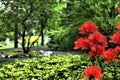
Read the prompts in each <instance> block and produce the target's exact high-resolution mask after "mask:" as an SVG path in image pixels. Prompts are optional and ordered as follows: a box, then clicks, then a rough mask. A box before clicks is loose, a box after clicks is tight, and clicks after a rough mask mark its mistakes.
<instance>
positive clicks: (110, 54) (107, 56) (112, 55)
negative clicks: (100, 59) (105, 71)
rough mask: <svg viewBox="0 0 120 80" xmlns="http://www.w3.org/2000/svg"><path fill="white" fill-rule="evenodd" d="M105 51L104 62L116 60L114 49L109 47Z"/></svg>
mask: <svg viewBox="0 0 120 80" xmlns="http://www.w3.org/2000/svg"><path fill="white" fill-rule="evenodd" d="M105 53H106V54H105V56H104V57H105V59H106V62H110V61H111V60H114V61H115V60H116V55H115V52H114V49H112V48H110V49H108V50H107V51H106V52H105Z"/></svg>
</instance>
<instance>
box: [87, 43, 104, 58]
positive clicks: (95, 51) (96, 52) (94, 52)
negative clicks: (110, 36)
mask: <svg viewBox="0 0 120 80" xmlns="http://www.w3.org/2000/svg"><path fill="white" fill-rule="evenodd" d="M104 52H105V48H104V47H102V46H99V45H97V46H94V47H91V51H90V52H89V57H93V56H101V57H103V56H104Z"/></svg>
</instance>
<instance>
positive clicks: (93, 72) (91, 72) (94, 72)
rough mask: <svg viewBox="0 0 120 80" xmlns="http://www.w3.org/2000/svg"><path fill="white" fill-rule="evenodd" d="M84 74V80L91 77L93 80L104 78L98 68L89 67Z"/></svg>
mask: <svg viewBox="0 0 120 80" xmlns="http://www.w3.org/2000/svg"><path fill="white" fill-rule="evenodd" d="M84 73H85V76H84V78H91V77H93V78H94V80H101V78H102V77H103V76H104V74H103V73H102V72H101V69H100V68H99V67H98V66H90V67H89V68H87V69H85V71H84Z"/></svg>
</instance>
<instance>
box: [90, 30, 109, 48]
mask: <svg viewBox="0 0 120 80" xmlns="http://www.w3.org/2000/svg"><path fill="white" fill-rule="evenodd" d="M88 39H89V40H90V41H89V42H90V46H91V44H92V45H93V44H94V45H100V46H103V47H107V40H106V37H105V36H104V35H102V34H101V33H99V32H97V31H96V32H94V33H93V34H91V35H89V37H88Z"/></svg>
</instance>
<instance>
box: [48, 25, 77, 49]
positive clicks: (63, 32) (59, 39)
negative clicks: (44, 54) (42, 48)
mask: <svg viewBox="0 0 120 80" xmlns="http://www.w3.org/2000/svg"><path fill="white" fill-rule="evenodd" d="M78 31H79V30H78V27H75V28H71V27H67V28H58V29H56V30H52V31H50V33H49V37H50V38H51V40H50V42H49V43H48V47H50V48H51V49H53V50H62V51H69V50H73V47H74V41H75V40H76V39H77V38H78V36H79V35H76V34H77V33H78Z"/></svg>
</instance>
